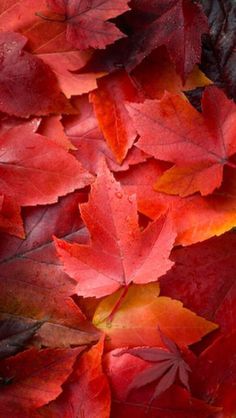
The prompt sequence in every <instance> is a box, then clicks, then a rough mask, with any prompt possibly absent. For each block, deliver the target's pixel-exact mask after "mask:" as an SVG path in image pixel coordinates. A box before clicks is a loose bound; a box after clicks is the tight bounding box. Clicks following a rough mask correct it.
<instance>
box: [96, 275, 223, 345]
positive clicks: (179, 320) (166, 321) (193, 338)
mask: <svg viewBox="0 0 236 418" xmlns="http://www.w3.org/2000/svg"><path fill="white" fill-rule="evenodd" d="M120 292H121V291H118V292H117V293H115V294H114V295H111V296H109V297H107V298H105V299H104V300H102V301H101V302H100V304H99V305H98V307H97V309H96V312H95V315H94V318H93V323H94V324H95V325H96V326H97V327H98V328H99V329H100V330H101V331H103V332H104V333H105V334H106V335H107V348H109V349H112V348H117V347H126V346H128V347H135V346H150V347H151V346H155V345H156V346H163V342H162V340H161V338H160V335H159V333H158V332H157V328H158V327H160V329H161V330H162V331H163V333H165V334H166V335H167V336H168V337H169V338H171V339H172V340H174V341H175V342H176V344H178V345H179V346H186V345H190V344H193V343H195V342H197V341H199V340H200V339H201V338H202V337H203V336H204V335H206V334H208V333H209V332H211V331H213V330H214V329H216V328H217V325H216V324H214V323H213V322H209V321H207V320H205V319H204V318H201V317H199V316H197V315H196V314H195V313H194V312H192V311H190V310H188V309H186V308H184V307H183V304H182V303H181V302H179V301H177V300H175V299H171V298H168V297H164V296H163V297H162V296H159V293H160V289H159V285H158V284H157V283H150V284H148V285H143V286H136V285H132V286H131V287H130V288H129V290H128V293H127V295H126V296H125V297H124V298H123V300H122V302H121V304H120V306H119V309H117V310H116V312H114V306H116V305H117V301H118V300H119V298H120Z"/></svg>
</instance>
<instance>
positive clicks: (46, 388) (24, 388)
mask: <svg viewBox="0 0 236 418" xmlns="http://www.w3.org/2000/svg"><path fill="white" fill-rule="evenodd" d="M83 349H84V347H80V348H75V349H64V350H63V349H57V350H54V349H45V350H41V351H38V350H36V349H35V348H32V349H29V350H26V351H24V352H23V353H20V354H17V355H16V356H14V357H8V358H7V359H4V360H2V361H1V362H0V375H1V376H2V378H3V379H11V380H10V384H9V385H4V386H3V387H1V391H0V413H1V415H2V416H12V417H13V416H14V417H16V418H22V417H23V416H24V417H27V418H28V417H29V418H30V416H32V415H31V414H32V411H33V410H34V409H36V408H39V407H40V406H42V405H45V404H46V403H48V402H49V401H51V400H52V399H55V398H56V397H57V396H58V395H59V394H60V393H61V392H62V387H61V385H62V384H63V383H64V381H65V380H66V379H67V377H68V376H69V375H70V373H71V372H72V367H73V364H74V362H75V360H76V358H77V356H78V354H79V353H80V352H81V351H82V350H83Z"/></svg>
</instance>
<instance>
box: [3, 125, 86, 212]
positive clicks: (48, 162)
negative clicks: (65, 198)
mask: <svg viewBox="0 0 236 418" xmlns="http://www.w3.org/2000/svg"><path fill="white" fill-rule="evenodd" d="M0 146H1V156H0V162H1V168H0V175H1V178H0V191H1V193H3V194H5V195H7V196H10V197H12V198H14V199H15V200H16V202H17V203H18V204H19V205H21V206H29V205H30V206H32V205H37V204H48V203H54V202H56V201H57V200H58V197H59V196H62V195H65V194H67V193H70V192H72V191H74V190H75V189H78V188H83V187H84V186H86V185H88V184H89V183H90V182H91V181H92V179H93V177H92V176H91V175H90V174H89V173H88V172H87V171H86V170H85V169H84V168H83V167H82V166H81V165H80V164H79V163H78V161H77V160H76V159H75V158H74V157H72V156H71V155H70V154H69V153H67V152H66V151H64V150H63V149H62V148H61V147H60V146H58V145H56V144H53V142H52V141H50V140H49V139H47V138H46V137H43V136H41V135H38V134H34V133H32V134H31V133H29V132H28V129H26V128H25V126H24V125H23V126H18V127H16V128H12V129H10V130H9V131H8V132H6V133H5V134H4V135H2V136H1V137H0Z"/></svg>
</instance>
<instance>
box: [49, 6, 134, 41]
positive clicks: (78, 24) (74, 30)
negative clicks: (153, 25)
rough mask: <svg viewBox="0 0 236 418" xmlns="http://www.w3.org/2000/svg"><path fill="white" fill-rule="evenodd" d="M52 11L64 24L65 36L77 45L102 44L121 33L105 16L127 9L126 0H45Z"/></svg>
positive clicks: (118, 13)
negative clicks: (84, 0) (114, 0)
mask: <svg viewBox="0 0 236 418" xmlns="http://www.w3.org/2000/svg"><path fill="white" fill-rule="evenodd" d="M47 3H48V6H49V8H50V9H51V11H52V12H54V13H57V14H58V15H59V16H60V18H61V21H62V22H65V24H66V26H67V27H66V39H67V40H68V42H70V43H71V45H73V46H74V47H76V48H78V49H87V48H89V47H93V48H105V46H106V45H108V44H111V43H113V42H114V41H116V40H117V39H119V38H122V37H123V36H124V35H123V33H122V32H120V30H119V29H118V28H117V27H116V26H115V25H114V23H111V22H107V20H109V19H111V18H114V17H116V16H118V15H120V14H122V13H124V12H125V11H126V10H128V9H129V7H128V5H127V0H116V2H115V3H114V2H113V0H103V1H101V0H89V1H86V2H83V1H79V2H78V1H74V0H65V1H64V0H47Z"/></svg>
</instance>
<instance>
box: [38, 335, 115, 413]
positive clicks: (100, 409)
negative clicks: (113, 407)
mask: <svg viewBox="0 0 236 418" xmlns="http://www.w3.org/2000/svg"><path fill="white" fill-rule="evenodd" d="M102 354H103V338H102V339H101V340H100V341H99V342H98V343H97V344H96V345H94V346H93V347H92V348H91V349H90V350H89V351H87V352H85V353H83V354H82V356H81V357H80V358H79V359H78V360H77V362H76V364H75V366H74V371H73V373H72V374H71V376H70V377H69V379H68V380H67V382H66V383H65V384H64V387H63V393H62V394H61V395H60V396H59V397H58V398H57V399H56V400H55V401H53V402H51V403H50V404H49V405H47V406H45V407H43V408H41V409H39V411H38V415H37V416H40V417H41V416H43V417H50V418H78V417H80V416H81V417H89V418H98V417H99V418H109V417H110V404H111V396H110V388H109V384H108V380H107V377H106V375H105V374H104V372H103V369H102Z"/></svg>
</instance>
